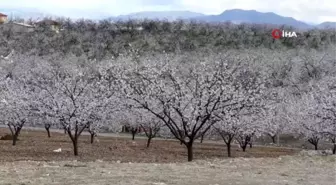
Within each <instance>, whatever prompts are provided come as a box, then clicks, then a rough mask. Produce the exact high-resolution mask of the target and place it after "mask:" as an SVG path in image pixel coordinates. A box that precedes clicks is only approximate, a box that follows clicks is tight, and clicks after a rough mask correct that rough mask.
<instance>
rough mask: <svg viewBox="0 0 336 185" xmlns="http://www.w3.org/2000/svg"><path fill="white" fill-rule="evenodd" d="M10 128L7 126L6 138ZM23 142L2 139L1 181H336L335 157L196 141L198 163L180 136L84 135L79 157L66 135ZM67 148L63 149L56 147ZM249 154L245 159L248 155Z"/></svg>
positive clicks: (110, 184)
mask: <svg viewBox="0 0 336 185" xmlns="http://www.w3.org/2000/svg"><path fill="white" fill-rule="evenodd" d="M6 133H8V130H7V129H0V136H3V135H5V134H6ZM19 139H20V140H19V141H18V142H17V146H12V145H11V141H3V140H0V184H1V185H6V184H7V185H13V184H19V185H28V184H31V185H40V184H46V185H52V184H54V185H63V184H64V185H68V184H73V185H77V184H78V185H83V184H88V185H216V184H217V185H230V184H232V185H233V184H244V185H245V184H250V185H261V184H262V185H264V184H266V185H268V184H270V185H329V184H330V185H334V184H336V171H335V170H336V163H335V156H313V157H309V156H299V155H298V150H294V149H289V148H276V147H253V148H251V149H250V148H248V149H247V151H246V152H242V151H241V150H240V149H238V148H237V147H236V146H233V149H232V152H233V156H234V157H235V158H227V157H226V155H227V154H226V149H225V146H224V144H223V143H222V144H216V143H203V144H200V143H196V144H195V148H194V152H195V154H194V155H195V161H194V162H191V163H187V162H185V161H186V158H187V156H186V149H185V147H183V146H181V145H180V144H179V143H178V142H177V141H172V140H167V141H166V140H154V141H153V143H152V145H151V147H150V148H149V149H147V148H146V140H144V139H136V141H135V142H133V141H132V140H131V139H130V138H125V137H120V138H117V137H99V138H98V139H99V142H97V141H95V143H94V144H90V143H89V140H90V138H89V136H88V135H83V136H81V138H80V142H79V144H80V145H79V152H80V156H78V157H74V156H73V148H72V143H71V142H70V139H69V137H68V136H67V135H65V134H62V133H52V137H51V138H48V137H47V135H46V132H42V131H27V130H23V131H22V133H21V135H20V137H19ZM58 148H62V152H60V153H55V152H53V150H55V149H58ZM242 157H244V158H242Z"/></svg>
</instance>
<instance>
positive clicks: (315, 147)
mask: <svg viewBox="0 0 336 185" xmlns="http://www.w3.org/2000/svg"><path fill="white" fill-rule="evenodd" d="M308 142H309V143H310V144H312V145H314V149H315V150H318V147H317V146H318V142H319V139H316V138H312V139H308Z"/></svg>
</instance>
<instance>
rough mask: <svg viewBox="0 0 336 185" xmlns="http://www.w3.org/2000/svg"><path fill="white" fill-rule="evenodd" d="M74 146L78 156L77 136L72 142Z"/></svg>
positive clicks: (75, 153)
mask: <svg viewBox="0 0 336 185" xmlns="http://www.w3.org/2000/svg"><path fill="white" fill-rule="evenodd" d="M72 144H73V147H74V155H75V156H78V139H77V136H75V138H74V139H73V140H72Z"/></svg>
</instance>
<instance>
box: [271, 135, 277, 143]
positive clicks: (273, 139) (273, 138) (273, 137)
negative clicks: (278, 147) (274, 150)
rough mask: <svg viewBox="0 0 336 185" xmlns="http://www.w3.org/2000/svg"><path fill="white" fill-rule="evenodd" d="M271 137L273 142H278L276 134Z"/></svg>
mask: <svg viewBox="0 0 336 185" xmlns="http://www.w3.org/2000/svg"><path fill="white" fill-rule="evenodd" d="M271 138H272V143H273V144H276V141H275V138H276V135H274V136H271Z"/></svg>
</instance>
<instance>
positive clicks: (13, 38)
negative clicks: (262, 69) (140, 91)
mask: <svg viewBox="0 0 336 185" xmlns="http://www.w3.org/2000/svg"><path fill="white" fill-rule="evenodd" d="M57 21H58V22H59V23H60V24H61V28H62V31H60V33H58V34H57V33H55V32H53V31H51V30H48V29H44V28H36V29H35V31H33V32H22V33H15V32H13V31H12V30H11V29H8V28H6V26H0V51H1V54H2V55H4V54H5V53H8V52H9V51H10V50H12V49H14V50H15V51H18V52H20V53H22V54H30V55H38V56H45V55H50V54H56V55H63V56H64V55H69V54H73V55H76V56H85V57H87V58H89V59H97V60H100V59H103V58H108V57H118V56H120V55H121V54H124V53H126V52H128V51H130V50H132V51H133V52H137V53H138V54H140V55H142V54H144V53H147V54H148V53H157V52H166V53H169V52H175V53H179V52H189V51H196V50H203V51H206V50H212V51H215V52H220V51H223V50H225V49H246V48H247V49H248V48H269V49H292V48H306V49H310V48H311V49H322V50H323V49H324V48H326V47H327V46H330V45H331V44H335V43H336V32H335V30H333V29H324V30H318V29H314V30H308V31H299V30H296V29H294V28H291V27H286V26H274V25H256V24H240V25H235V24H231V23H220V24H210V23H199V22H183V21H176V22H168V21H153V20H144V21H134V20H130V21H127V22H112V21H108V20H104V21H100V22H94V21H91V20H79V21H71V20H70V19H58V20H57ZM139 28H141V30H140V29H139ZM274 28H278V29H284V30H287V31H295V32H296V34H297V36H298V37H297V38H282V39H279V40H275V39H273V38H272V36H271V32H272V30H273V29H274Z"/></svg>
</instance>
